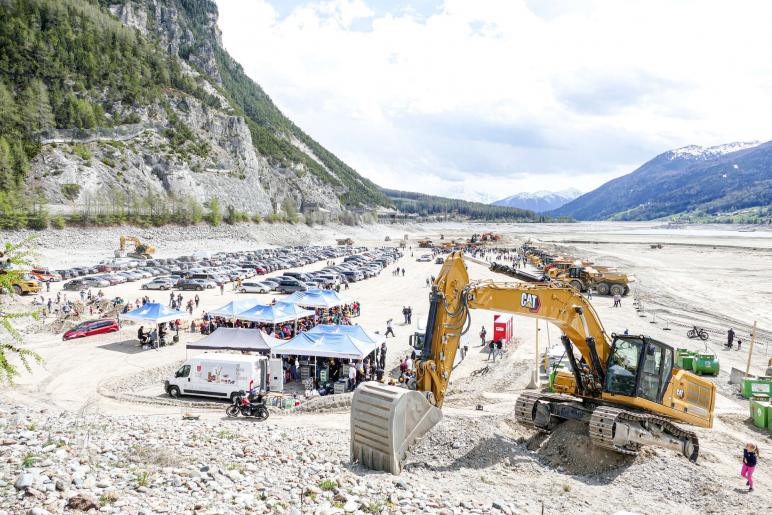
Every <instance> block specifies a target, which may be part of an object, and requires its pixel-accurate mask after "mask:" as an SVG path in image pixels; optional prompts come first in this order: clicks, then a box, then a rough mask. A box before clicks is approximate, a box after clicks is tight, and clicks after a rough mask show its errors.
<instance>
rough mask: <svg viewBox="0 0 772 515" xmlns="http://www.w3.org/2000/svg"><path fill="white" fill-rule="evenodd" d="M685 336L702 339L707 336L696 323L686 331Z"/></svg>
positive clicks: (705, 338)
mask: <svg viewBox="0 0 772 515" xmlns="http://www.w3.org/2000/svg"><path fill="white" fill-rule="evenodd" d="M686 336H687V337H689V338H699V339H700V340H702V341H705V340H707V339H708V338H709V336H708V332H707V331H706V330H705V329H703V328H701V327H697V326H696V325H695V326H694V327H693V328H692V329H689V330H688V331H687V332H686Z"/></svg>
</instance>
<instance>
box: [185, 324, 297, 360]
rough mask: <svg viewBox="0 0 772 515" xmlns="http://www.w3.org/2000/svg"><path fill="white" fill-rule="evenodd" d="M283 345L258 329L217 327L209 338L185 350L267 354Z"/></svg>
mask: <svg viewBox="0 0 772 515" xmlns="http://www.w3.org/2000/svg"><path fill="white" fill-rule="evenodd" d="M281 343H284V340H279V339H277V338H274V337H272V336H269V335H267V334H265V333H264V332H263V331H260V330H259V329H245V328H243V327H219V328H217V330H216V331H214V332H213V333H212V334H210V335H209V336H207V337H205V338H202V339H200V340H198V341H197V342H194V343H189V344H187V345H186V349H188V350H192V349H205V350H234V351H243V352H258V353H260V354H268V353H269V352H270V351H271V349H272V348H274V347H276V346H277V345H279V344H281Z"/></svg>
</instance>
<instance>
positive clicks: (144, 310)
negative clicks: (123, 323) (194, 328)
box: [118, 302, 190, 324]
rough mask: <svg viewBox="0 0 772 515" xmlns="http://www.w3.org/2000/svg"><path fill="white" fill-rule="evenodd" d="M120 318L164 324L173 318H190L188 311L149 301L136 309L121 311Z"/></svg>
mask: <svg viewBox="0 0 772 515" xmlns="http://www.w3.org/2000/svg"><path fill="white" fill-rule="evenodd" d="M118 318H119V319H120V320H132V321H134V322H148V323H153V324H163V323H164V322H171V321H173V320H180V319H187V318H190V315H188V314H187V313H186V312H183V311H177V310H175V309H170V308H167V307H166V306H163V305H161V304H158V303H157V302H148V303H147V304H145V305H144V306H140V307H138V308H137V309H135V310H134V311H129V312H128V313H121V314H120V315H118Z"/></svg>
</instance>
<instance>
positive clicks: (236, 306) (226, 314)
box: [209, 299, 260, 318]
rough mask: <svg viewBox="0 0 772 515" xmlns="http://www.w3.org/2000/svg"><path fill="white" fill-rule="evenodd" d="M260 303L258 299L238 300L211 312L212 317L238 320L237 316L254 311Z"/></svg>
mask: <svg viewBox="0 0 772 515" xmlns="http://www.w3.org/2000/svg"><path fill="white" fill-rule="evenodd" d="M259 303H260V301H259V300H257V299H238V300H234V301H232V302H229V303H227V304H226V305H224V306H221V307H219V308H217V309H213V310H212V311H210V312H209V314H210V315H212V316H215V317H223V318H236V315H238V314H240V313H243V312H244V311H247V310H248V309H252V308H253V307H255V306H257V305H258V304H259Z"/></svg>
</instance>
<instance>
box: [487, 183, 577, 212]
mask: <svg viewBox="0 0 772 515" xmlns="http://www.w3.org/2000/svg"><path fill="white" fill-rule="evenodd" d="M581 194H582V192H581V191H579V190H577V189H576V188H569V189H567V190H562V191H535V192H525V193H516V194H515V195H510V196H509V197H506V198H503V199H500V200H497V201H495V202H492V203H491V204H492V205H494V206H504V207H517V208H520V209H529V210H531V211H536V212H537V213H544V212H546V211H552V210H553V209H557V208H559V207H561V206H563V205H565V204H567V203H568V202H571V201H572V200H574V199H575V198H576V197H578V196H580V195H581Z"/></svg>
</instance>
